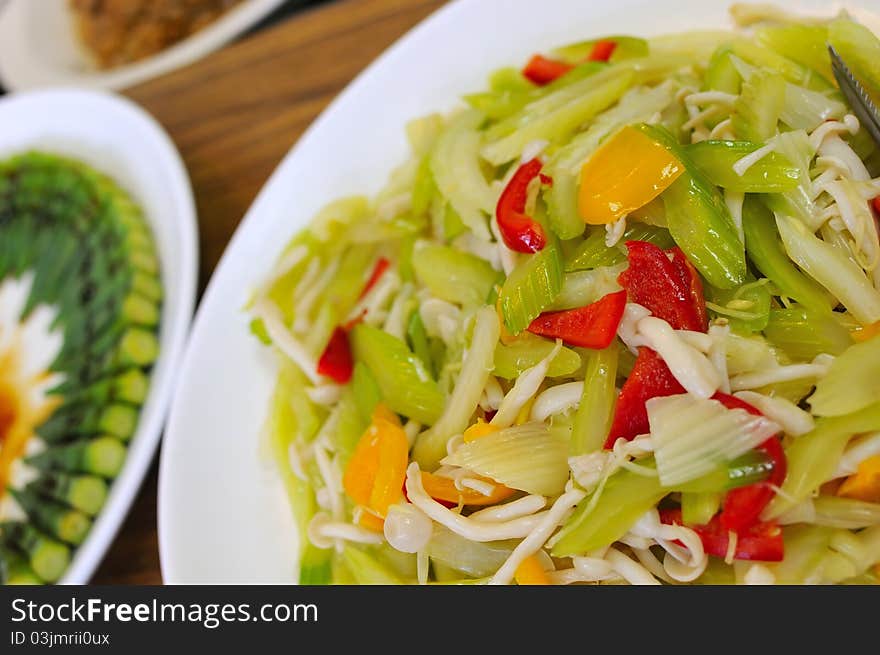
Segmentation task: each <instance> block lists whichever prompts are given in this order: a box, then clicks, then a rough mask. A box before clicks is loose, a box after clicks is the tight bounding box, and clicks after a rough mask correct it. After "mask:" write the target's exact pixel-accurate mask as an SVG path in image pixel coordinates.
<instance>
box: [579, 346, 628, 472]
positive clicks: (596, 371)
mask: <svg viewBox="0 0 880 655" xmlns="http://www.w3.org/2000/svg"><path fill="white" fill-rule="evenodd" d="M618 357H619V350H618V348H617V344H612V345H611V346H609V347H608V348H605V349H604V350H592V351H589V352H588V354H587V355H586V360H587V362H586V363H587V367H586V371H585V372H584V392H583V394H582V395H581V402H580V405H578V409H577V413H576V414H575V417H574V425H573V426H572V429H571V448H570V452H571V454H572V455H583V454H585V453H591V452H594V451H597V450H600V449H601V448H602V446H604V444H605V439H607V438H608V430H609V428H610V427H611V419H612V418H613V416H614V402H615V400H616V399H617V388H616V387H615V381H616V380H617V360H618Z"/></svg>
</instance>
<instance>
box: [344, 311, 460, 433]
mask: <svg viewBox="0 0 880 655" xmlns="http://www.w3.org/2000/svg"><path fill="white" fill-rule="evenodd" d="M350 334H351V342H352V350H353V352H354V356H355V359H356V360H357V361H361V362H363V363H364V364H365V365H366V366H367V368H369V369H370V372H371V373H372V374H373V376H374V377H375V378H376V382H377V383H378V385H379V388H380V389H381V390H382V397H383V398H384V399H385V402H386V403H388V406H389V407H390V408H391V409H392V410H394V411H395V412H397V413H398V414H403V415H404V416H407V417H409V418H413V419H415V420H417V421H419V422H420V423H424V424H428V425H431V424H432V423H434V421H436V420H437V419H438V418H439V416H440V414H441V413H442V412H443V403H444V398H443V394H442V393H441V391H440V389H439V388H438V387H437V383H436V382H434V380H432V379H431V375H430V374H429V373H428V371H427V369H426V368H425V365H424V364H423V363H422V361H421V360H420V359H419V358H418V357H416V356H415V355H414V354H413V353H412V351H411V350H410V349H409V348H407V346H406V344H405V343H403V342H402V341H401V340H400V339H397V338H396V337H394V336H392V335H390V334H388V333H386V332H383V331H382V330H380V329H378V328H374V327H371V326H369V325H364V324H363V323H361V324H360V325H357V326H355V328H354V329H353V330H352V331H351V333H350Z"/></svg>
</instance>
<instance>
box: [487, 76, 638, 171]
mask: <svg viewBox="0 0 880 655" xmlns="http://www.w3.org/2000/svg"><path fill="white" fill-rule="evenodd" d="M610 70H611V69H610V68H609V71H610ZM633 78H634V74H633V72H632V71H626V70H624V71H619V72H618V71H615V74H613V75H611V76H610V77H609V79H607V80H605V81H603V82H602V83H600V84H597V83H596V81H595V80H594V79H592V78H588V79H586V80H583V82H582V84H583V85H584V88H583V92H582V93H581V92H579V93H577V94H575V95H574V97H573V98H572V99H571V100H570V101H568V102H566V103H565V104H564V105H562V106H561V107H559V108H557V109H555V110H552V111H550V112H549V113H543V112H540V113H539V112H535V110H534V105H537V104H538V103H533V104H532V105H527V106H526V107H525V108H524V110H523V113H524V114H525V116H524V117H523V118H522V123H521V127H519V128H518V129H517V130H516V131H515V132H513V133H511V134H509V135H507V136H505V137H502V138H500V139H498V140H496V141H493V142H491V143H489V144H488V145H486V146H484V147H483V149H482V150H481V154H482V156H483V157H484V158H485V159H486V160H487V161H489V162H490V163H492V164H495V165H496V166H498V165H501V164H505V163H507V162H509V161H511V160H513V159H516V158H517V157H519V156H520V154H521V153H522V150H523V148H524V147H525V146H526V145H527V144H528V143H530V142H532V141H535V140H538V139H544V140H547V141H550V142H555V141H560V140H562V139H564V138H565V137H568V136H569V135H570V134H571V133H572V132H573V131H574V130H575V129H577V127H578V126H579V125H582V124H583V123H585V122H586V121H588V120H589V119H591V118H593V117H594V116H596V115H597V114H598V113H600V112H602V111H604V110H605V109H607V108H608V107H610V106H611V105H613V104H614V103H615V102H617V101H618V100H619V99H620V97H621V96H622V95H623V93H624V92H625V91H626V90H627V89H628V88H629V86H630V85H631V84H632V82H633ZM574 86H578V84H575V85H572V87H574ZM572 87H568V88H566V89H564V91H568V90H569V89H570V88H572ZM530 108H531V110H530Z"/></svg>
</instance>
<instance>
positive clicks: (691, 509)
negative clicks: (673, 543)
mask: <svg viewBox="0 0 880 655" xmlns="http://www.w3.org/2000/svg"><path fill="white" fill-rule="evenodd" d="M722 498H723V494H721V493H719V492H713V491H707V492H685V493H683V494H681V520H682V521H683V522H684V523H685V524H686V525H706V524H707V523H708V522H709V521H711V520H712V517H713V516H715V514H717V513H718V510H719V509H720V508H721V500H722Z"/></svg>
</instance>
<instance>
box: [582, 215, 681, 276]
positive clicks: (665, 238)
mask: <svg viewBox="0 0 880 655" xmlns="http://www.w3.org/2000/svg"><path fill="white" fill-rule="evenodd" d="M621 241H622V242H623V243H626V242H627V241H648V242H650V243H653V244H654V245H655V246H658V247H660V248H662V249H664V250H667V249H669V248H672V247H673V246H674V245H675V241H673V239H672V236H670V234H669V230H667V229H665V228H662V227H656V226H654V225H647V224H645V223H633V224H632V225H630V226H628V227H627V228H626V231H625V232H624V233H623V239H621ZM625 261H626V251H625V250H624V248H623V246H622V245H616V246H612V247H611V248H609V247H608V246H606V245H605V229H604V228H602V227H599V228H596V229H594V230H593V231H592V232H591V233H590V235H589V236H588V237H587V238H586V239H584V241H583V242H582V243H581V244H580V245H579V246H578V247H577V249H575V250H574V252H572V253H571V254H570V255H569V256H568V257H567V258H566V260H565V270H566V272H572V271H581V270H587V269H592V268H599V267H600V266H613V265H614V264H619V263H621V262H625Z"/></svg>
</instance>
